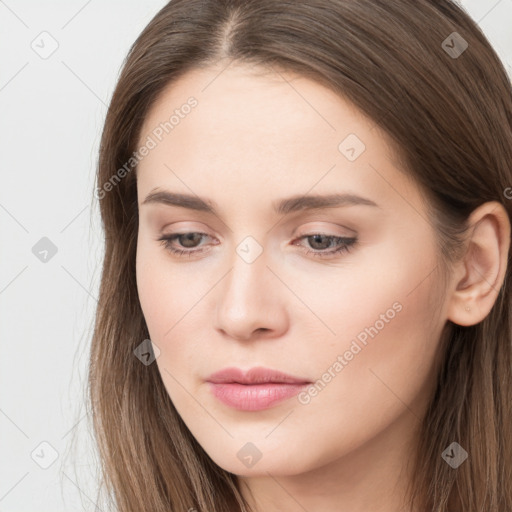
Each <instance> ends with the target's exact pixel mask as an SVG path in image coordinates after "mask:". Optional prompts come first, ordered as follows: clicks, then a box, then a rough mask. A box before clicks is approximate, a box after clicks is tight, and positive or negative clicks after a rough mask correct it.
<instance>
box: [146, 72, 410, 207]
mask: <svg viewBox="0 0 512 512" xmlns="http://www.w3.org/2000/svg"><path fill="white" fill-rule="evenodd" d="M191 98H193V100H194V102H195V106H193V107H186V108H185V106H187V105H189V104H191V103H190V99H191ZM171 118H173V119H172V123H170V119H171ZM155 130H156V132H157V133H158V134H160V137H161V140H157V143H156V146H155V147H154V149H152V150H151V151H150V152H149V154H148V155H147V156H145V157H144V158H143V160H142V161H141V162H140V163H139V165H138V170H137V175H138V188H139V190H140V189H143V192H145V193H146V194H147V193H148V192H149V191H150V190H151V189H153V188H154V187H156V186H159V187H165V186H166V185H169V186H171V187H174V188H176V187H177V188H178V189H180V190H181V191H183V192H190V190H187V188H189V189H190V188H191V187H198V186H201V187H202V189H201V191H199V190H197V191H196V190H193V192H196V193H198V194H199V193H200V195H205V196H215V195H217V194H218V195H219V197H221V196H222V193H223V192H224V191H225V185H226V184H229V185H230V186H231V187H236V190H237V193H238V194H239V195H242V196H244V195H245V196H246V197H249V196H250V195H251V194H254V193H255V192H256V191H257V190H262V187H263V190H264V191H265V192H266V197H268V199H269V201H271V199H272V196H273V195H274V194H273V191H276V194H275V195H276V196H279V197H281V196H283V195H293V193H306V192H307V191H308V190H311V189H312V188H313V187H314V188H315V190H314V192H318V193H321V192H322V193H323V192H326V191H331V192H332V191H333V190H332V189H333V187H337V188H338V189H340V190H344V191H352V192H356V191H357V189H358V188H359V190H361V187H363V188H364V190H365V191H366V192H368V193H372V191H373V192H374V193H375V194H379V195H382V185H383V181H382V177H380V176H379V172H376V169H379V170H380V172H381V173H384V174H386V173H387V174H389V173H392V174H394V175H396V174H397V170H396V169H395V170H394V171H393V166H394V155H393V152H392V149H391V145H390V144H389V138H387V136H386V135H385V134H384V133H383V132H382V131H381V130H380V129H379V128H378V127H377V126H376V125H375V123H374V122H373V121H372V120H371V119H369V118H367V117H366V116H365V115H364V114H363V113H361V112H360V111H359V110H358V109H357V108H356V107H355V106H354V105H353V104H351V103H350V102H348V101H347V100H346V99H344V98H342V97H340V96H339V95H337V94H336V93H335V92H334V91H332V90H330V89H329V88H327V87H325V86H323V85H321V84H319V83H318V82H315V81H313V80H311V79H308V78H306V77H303V76H300V75H296V74H293V73H286V72H284V71H276V72H269V71H268V70H262V69H261V68H253V67H250V66H244V65H238V64H237V65H233V64H232V65H231V66H228V67H227V68H226V67H225V66H224V67H216V68H203V69H194V70H192V71H189V72H188V73H186V74H185V75H183V76H182V77H180V78H179V79H178V80H177V81H175V82H173V83H171V84H169V85H168V86H167V87H166V88H165V89H164V90H163V92H162V93H161V94H160V95H159V97H158V98H157V100H156V102H155V103H154V104H153V106H152V108H151V109H150V111H149V112H148V115H147V116H146V119H145V121H144V124H143V127H142V130H141V137H140V141H141V143H142V142H144V140H146V139H147V137H153V138H155ZM351 150H352V153H351V152H350V151H351ZM347 151H348V152H347ZM354 151H355V156H356V158H355V159H354V158H353V157H354ZM404 178H405V175H403V174H401V173H400V176H398V175H396V176H394V179H395V180H398V181H400V182H401V183H397V184H396V186H397V187H398V188H400V187H401V186H402V187H403V186H405V187H407V186H409V187H410V186H411V185H412V184H411V183H406V180H405V179H404ZM388 188H389V187H388ZM277 191H279V193H277ZM283 191H286V194H284V193H281V192H283ZM387 192H389V190H388V191H387ZM404 193H406V192H405V191H404Z"/></svg>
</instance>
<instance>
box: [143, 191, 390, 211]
mask: <svg viewBox="0 0 512 512" xmlns="http://www.w3.org/2000/svg"><path fill="white" fill-rule="evenodd" d="M155 203H156V204H164V205H168V206H179V207H181V208H188V209H190V210H197V211H201V212H207V213H211V214H213V215H218V212H217V210H216V207H215V205H214V203H212V202H211V201H208V200H207V199H203V198H201V197H199V196H195V195H189V194H178V193H175V192H169V191H165V190H162V191H153V192H151V193H149V194H148V195H147V197H146V198H145V199H144V201H143V202H142V204H143V205H145V204H155ZM354 205H364V206H373V207H376V208H381V207H380V206H379V205H378V204H377V203H375V202H374V201H372V200H371V199H367V198H365V197H361V196H358V195H355V194H329V195H296V196H292V197H288V198H286V199H281V200H279V201H273V202H272V207H273V210H274V211H275V212H276V213H277V214H278V215H286V214H288V213H292V212H298V211H304V210H320V209H323V208H339V207H342V206H354Z"/></svg>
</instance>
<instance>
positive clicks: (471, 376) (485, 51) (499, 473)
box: [88, 0, 512, 512]
mask: <svg viewBox="0 0 512 512" xmlns="http://www.w3.org/2000/svg"><path fill="white" fill-rule="evenodd" d="M453 32H457V33H458V34H460V35H461V36H462V37H463V38H464V40H465V41H467V43H468V48H467V50H466V51H465V52H464V53H463V54H462V55H460V56H459V57H458V58H452V57H451V56H450V55H449V54H448V53H447V52H445V50H444V49H443V47H442V43H443V41H444V40H445V39H446V38H447V37H448V36H449V35H450V34H453ZM222 59H226V61H225V62H226V66H227V65H232V64H231V63H236V62H240V63H248V64H251V65H254V66H255V67H261V68H262V69H268V70H269V71H270V72H272V71H276V70H287V71H292V72H295V73H298V74H300V75H302V76H305V77H308V78H311V79H313V80H315V81H317V82H319V83H322V84H323V85H326V86H327V87H329V88H331V89H332V90H334V91H335V92H336V93H338V94H339V95H340V96H341V97H343V98H345V99H347V100H349V101H350V102H352V103H353V104H354V105H355V106H356V107H357V108H358V109H360V111H361V112H363V113H364V114H365V115H366V116H368V117H369V118H370V119H372V120H373V121H374V122H375V125H376V126H378V128H379V129H382V131H383V132H384V133H386V134H387V135H388V136H389V137H390V140H392V141H393V143H394V148H393V149H394V151H395V152H396V158H397V161H398V162H400V166H401V168H402V170H403V171H404V172H405V173H406V174H407V175H408V176H410V177H411V178H412V179H413V180H414V181H415V182H416V183H418V184H419V185H420V186H421V187H422V190H424V192H425V198H426V201H427V203H428V206H429V212H430V221H431V222H432V224H433V225H434V226H435V228H436V232H437V234H438V247H439V256H440V263H441V267H442V271H443V272H444V273H445V274H446V273H448V272H449V269H450V264H451V263H453V262H454V261H456V259H457V258H459V257H460V256H461V252H462V250H463V247H464V245H463V236H464V235H465V233H467V230H468V228H469V226H468V224H467V219H468V216H469V214H470V213H471V212H472V211H473V210H474V209H475V208H477V207H478V206H479V205H481V204H482V203H484V202H486V201H499V202H500V203H502V204H503V205H504V207H505V209H506V211H507V213H508V217H509V219H512V201H511V200H510V199H508V198H507V197H506V196H505V195H504V190H505V189H507V187H510V186H512V87H511V83H510V79H509V77H508V76H507V74H506V72H505V69H504V67H503V65H502V63H501V61H500V59H499V57H498V56H497V54H496V53H495V51H494V50H493V48H492V47H491V45H490V44H489V42H488V40H487V39H486V37H485V36H484V35H483V33H482V31H481V30H480V28H479V27H478V25H477V24H476V23H475V22H474V21H473V20H472V19H471V18H470V16H469V15H468V14H467V13H466V12H465V11H464V10H463V9H462V8H461V6H459V5H458V4H457V3H455V2H452V1H448V0H416V1H414V2H410V1H408V0H358V1H354V0H293V1H289V2H286V1H285V2H283V1H274V0H172V1H171V2H169V3H168V4H167V5H165V6H164V7H163V8H162V9H161V10H160V11H159V12H158V13H157V14H156V16H155V17H154V18H153V19H152V21H151V22H150V23H149V24H148V26H147V27H146V28H145V29H144V30H143V32H142V33H141V34H140V36H139V37H138V39H137V40H136V41H135V43H134V44H133V46H132V48H131V49H130V51H129V54H128V56H127V58H126V60H125V63H124V66H123V69H122V72H121V74H120V77H119V79H118V83H117V86H116V88H115V91H114V93H113V96H112V99H111V103H110V106H109V109H108V112H107V116H106V120H105V125H104V130H103V134H102V138H101V145H100V154H99V164H98V172H97V183H96V186H97V187H98V188H102V187H103V185H104V184H105V183H107V182H108V181H109V180H110V179H111V177H112V176H113V175H114V174H115V173H116V171H117V170H118V169H120V168H122V167H123V166H124V165H125V164H126V162H128V161H129V160H130V157H131V156H132V154H133V152H134V151H135V150H136V149H137V146H138V144H139V137H140V136H141V134H140V131H141V126H142V124H143V122H144V119H145V118H146V116H147V113H148V111H149V109H150V107H151V106H152V105H153V104H154V102H155V100H156V99H157V98H158V96H159V94H160V93H161V92H162V91H163V89H164V88H165V87H167V86H168V85H169V84H171V83H172V82H173V81H175V80H177V79H178V78H179V77H180V76H182V75H184V74H185V73H186V72H187V71H188V70H192V69H194V68H198V67H207V66H213V65H217V64H218V63H219V62H220V61H221V60H222ZM136 179H137V176H136V167H135V166H134V168H133V171H132V172H127V173H126V176H125V177H123V179H121V180H119V183H117V184H116V186H114V187H112V189H111V190H110V191H108V192H107V193H103V195H102V197H101V198H100V201H99V204H100V212H101V217H102V224H103V228H104V231H105V256H104V261H103V270H102V276H101V284H100V295H99V302H98V306H97V312H96V321H95V326H94V333H93V339H92V346H91V352H90V366H89V375H88V390H89V396H88V399H89V400H90V407H91V413H92V418H93V427H94V435H95V440H96V442H97V445H98V449H99V456H100V460H101V470H102V482H104V484H105V489H106V490H107V491H108V492H107V495H108V500H109V503H110V504H111V505H114V506H115V510H118V511H120V512H141V511H148V512H149V511H151V512H169V511H171V510H172V511H187V510H189V509H192V508H195V509H196V510H197V511H203V512H206V511H208V512H233V511H235V510H239V511H248V510H249V508H248V505H247V504H246V503H245V501H244V499H243V498H242V496H241V494H240V489H239V487H238V483H237V479H236V475H233V474H231V473H228V472H226V471H224V470H223V469H222V468H220V467H218V466H217V465H216V464H215V463H214V462H213V461H212V460H211V459H210V457H208V455H207V454H206V453H205V451H204V450H203V449H202V447H201V446H200V445H199V444H198V442H197V441H196V440H195V439H194V437H193V436H192V435H191V433H190V432H189V430H188V429H187V427H186V425H185V424H184V422H183V421H182V419H181V418H180V416H179V414H178V413H177V411H176V409H175V408H174V406H173V403H172V401H171V399H170V398H169V395H168V393H167V391H166V389H165V387H164V384H163V383H162V380H161V377H160V374H159V373H158V369H157V367H156V365H149V366H144V365H142V364H140V361H138V360H137V358H136V357H134V355H133V351H134V349H135V348H136V347H137V346H138V345H139V344H140V343H141V342H142V340H144V339H146V338H149V334H148V330H147V327H146V324H145V321H144V317H143V314H142V310H141V307H140V304H139V300H138V295H137V284H136V272H135V268H136V267H135V261H136V247H137V229H138V209H137V187H136V184H137V181H136ZM509 259H510V255H509ZM511 279H512V277H511V271H510V266H508V268H507V273H506V276H505V280H504V284H503V286H502V288H501V289H500V290H499V295H498V298H497V300H496V303H495V305H494V307H493V308H492V310H491V312H490V313H489V315H488V316H487V317H486V318H485V319H484V320H483V321H482V322H480V323H478V324H477V325H472V326H470V327H463V326H459V325H456V324H453V323H450V322H448V324H447V325H446V329H445V331H446V332H445V333H444V334H445V335H444V337H443V342H442V343H441V344H440V352H439V368H438V375H437V382H436V386H435V388H436V389H435V393H434V394H433V396H432V397H431V401H430V404H429V407H428V412H427V414H426V416H425V418H424V420H423V424H422V427H421V428H422V435H421V442H420V444H419V446H418V453H417V460H418V463H417V466H416V471H415V473H414V475H413V486H412V487H411V499H413V500H414V503H418V504H421V506H422V507H424V510H428V511H432V512H481V511H482V510H485V511H486V512H507V511H512V315H511V297H510V289H511V282H510V280H511ZM455 440H456V441H457V442H458V443H459V444H460V445H462V446H463V447H464V448H465V450H466V451H467V452H468V453H469V454H470V458H469V459H468V463H466V464H463V465H461V466H460V467H459V468H458V469H457V470H453V469H452V468H451V467H450V466H449V465H448V464H446V462H445V461H444V460H443V459H442V458H441V453H442V451H443V450H444V449H445V448H446V447H447V446H449V445H450V444H451V443H452V442H453V441H455Z"/></svg>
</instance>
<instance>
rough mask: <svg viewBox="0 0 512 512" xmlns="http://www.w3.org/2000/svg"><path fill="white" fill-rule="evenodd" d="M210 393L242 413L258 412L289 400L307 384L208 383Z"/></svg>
mask: <svg viewBox="0 0 512 512" xmlns="http://www.w3.org/2000/svg"><path fill="white" fill-rule="evenodd" d="M208 384H210V390H211V392H212V393H213V394H214V395H215V396H216V397H217V398H218V399H219V400H220V401H221V402H223V403H224V404H226V405H229V406H230V407H234V408H235V409H239V410H242V411H260V410H262V409H268V408H269V407H270V406H272V405H274V404H276V403H278V402H281V401H282V400H286V399H287V398H291V397H292V396H295V395H297V394H298V393H300V391H301V390H302V389H304V388H305V387H307V386H309V384H283V383H275V382H271V383H266V384H238V383H237V382H229V383H213V382H209V383H208Z"/></svg>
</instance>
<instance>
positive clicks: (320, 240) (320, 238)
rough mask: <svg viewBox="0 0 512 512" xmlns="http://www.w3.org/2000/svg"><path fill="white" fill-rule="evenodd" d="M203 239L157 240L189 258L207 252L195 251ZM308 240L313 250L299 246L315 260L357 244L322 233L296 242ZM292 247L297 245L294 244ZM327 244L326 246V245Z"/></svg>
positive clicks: (196, 235) (190, 235)
mask: <svg viewBox="0 0 512 512" xmlns="http://www.w3.org/2000/svg"><path fill="white" fill-rule="evenodd" d="M203 237H209V235H207V234H206V233H200V232H188V233H174V234H172V235H164V236H162V237H160V238H159V239H158V241H159V242H161V243H162V245H163V246H164V247H165V249H166V250H168V251H169V252H171V253H172V254H175V255H177V256H185V255H188V256H189V257H190V256H191V255H193V254H199V253H203V252H205V251H208V249H204V248H203V249H195V247H197V246H198V245H197V244H198V243H199V242H200V241H201V239H202V238H203ZM303 239H306V240H308V243H309V245H310V247H313V250H309V249H307V248H306V247H304V246H303V245H299V247H301V250H303V251H304V252H305V253H306V254H311V255H313V256H314V257H317V258H328V257H333V256H334V255H337V254H342V253H345V252H349V251H350V250H351V249H352V248H353V247H354V245H355V244H356V242H357V238H356V237H353V238H348V237H342V236H335V235H325V234H322V233H312V234H308V235H303V236H301V237H299V238H297V239H296V240H303ZM175 240H178V241H179V243H180V246H181V247H183V248H184V249H185V250H184V249H179V248H176V247H175V246H174V245H173V242H174V241H175ZM296 240H294V244H293V245H298V244H296V243H295V241H296ZM326 242H327V244H326ZM333 244H334V249H330V250H328V251H326V250H325V249H327V248H329V247H332V246H333Z"/></svg>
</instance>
